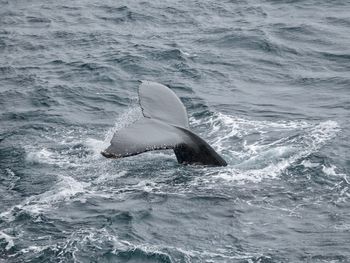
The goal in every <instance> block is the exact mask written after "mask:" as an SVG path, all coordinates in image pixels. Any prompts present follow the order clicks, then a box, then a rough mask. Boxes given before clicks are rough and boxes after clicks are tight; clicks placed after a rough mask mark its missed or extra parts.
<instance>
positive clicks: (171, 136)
mask: <svg viewBox="0 0 350 263" xmlns="http://www.w3.org/2000/svg"><path fill="white" fill-rule="evenodd" d="M138 93H139V103H140V106H141V109H142V114H143V116H144V117H143V118H141V119H140V120H138V121H136V122H134V123H132V124H131V125H129V126H127V127H126V128H123V129H121V130H119V131H117V132H116V133H115V134H114V136H113V138H112V140H111V145H110V146H109V147H108V148H107V149H106V150H104V151H102V152H101V154H102V155H103V156H105V157H107V158H122V157H127V156H133V155H137V154H140V153H143V152H147V151H153V150H163V149H173V150H174V153H175V155H176V158H177V161H178V162H179V163H181V164H200V165H212V166H226V165H227V163H226V161H225V160H224V159H223V158H222V157H221V156H220V155H219V154H218V153H217V152H215V150H214V149H213V148H212V147H210V145H209V144H208V143H206V142H205V141H204V140H203V139H202V138H200V137H199V136H198V135H196V134H194V133H193V132H192V131H190V127H189V124H188V117H187V112H186V109H185V106H184V105H183V104H182V102H181V101H180V99H179V98H178V97H177V96H176V94H175V93H174V92H173V91H172V90H171V89H169V88H168V87H166V86H164V85H162V84H159V83H156V82H151V81H142V82H141V85H140V87H139V91H138Z"/></svg>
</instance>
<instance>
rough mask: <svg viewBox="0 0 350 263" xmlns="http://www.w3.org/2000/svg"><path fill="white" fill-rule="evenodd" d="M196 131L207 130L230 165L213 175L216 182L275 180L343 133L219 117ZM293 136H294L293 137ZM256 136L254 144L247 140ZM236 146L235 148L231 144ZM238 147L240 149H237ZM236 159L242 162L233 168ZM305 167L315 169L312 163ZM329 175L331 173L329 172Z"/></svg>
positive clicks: (326, 126)
mask: <svg viewBox="0 0 350 263" xmlns="http://www.w3.org/2000/svg"><path fill="white" fill-rule="evenodd" d="M191 124H192V125H193V126H194V127H195V128H201V127H202V126H204V127H208V126H209V128H207V130H209V132H208V137H209V138H210V144H211V145H212V146H213V148H215V149H216V150H218V151H219V152H222V153H224V154H225V155H224V157H225V158H226V159H228V162H229V165H228V166H227V167H225V168H222V169H220V170H219V171H218V172H217V171H215V172H213V175H212V176H213V178H216V179H224V180H226V181H245V180H249V181H260V180H262V179H264V178H276V177H278V176H279V175H280V174H282V172H283V171H285V170H286V169H287V168H288V167H290V166H291V165H292V164H293V163H295V162H296V161H297V160H300V159H302V158H304V157H306V156H308V155H309V154H311V153H312V152H315V151H317V150H319V149H320V148H321V147H322V146H324V145H325V143H326V142H328V141H329V140H330V139H332V138H333V137H334V136H335V135H336V133H337V132H338V131H339V130H340V129H339V126H338V124H337V122H335V121H324V122H321V123H316V124H315V123H311V122H306V121H277V122H272V121H256V120H249V119H244V118H238V117H235V116H230V115H225V114H222V113H216V114H214V115H213V116H211V117H209V118H206V119H201V120H197V119H195V118H191ZM291 135H292V136H291ZM252 136H253V139H254V140H253V141H251V142H249V143H248V141H247V139H246V138H250V140H252V139H251V137H252ZM233 142H234V143H235V145H236V146H233V144H232V143H233ZM236 147H237V148H236ZM230 157H231V159H232V158H233V157H234V158H236V159H238V160H240V162H238V163H237V161H236V163H234V164H232V163H231V164H230ZM303 165H304V166H305V167H306V166H313V165H316V166H317V164H311V163H310V162H306V161H305V162H303ZM326 172H330V173H331V172H332V171H331V170H327V169H326Z"/></svg>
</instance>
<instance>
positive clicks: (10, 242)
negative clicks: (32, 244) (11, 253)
mask: <svg viewBox="0 0 350 263" xmlns="http://www.w3.org/2000/svg"><path fill="white" fill-rule="evenodd" d="M0 239H5V241H6V243H7V245H6V247H5V249H6V250H10V249H11V248H12V247H13V246H14V245H15V243H14V242H13V240H14V237H12V236H9V235H7V234H5V233H4V232H2V231H0Z"/></svg>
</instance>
